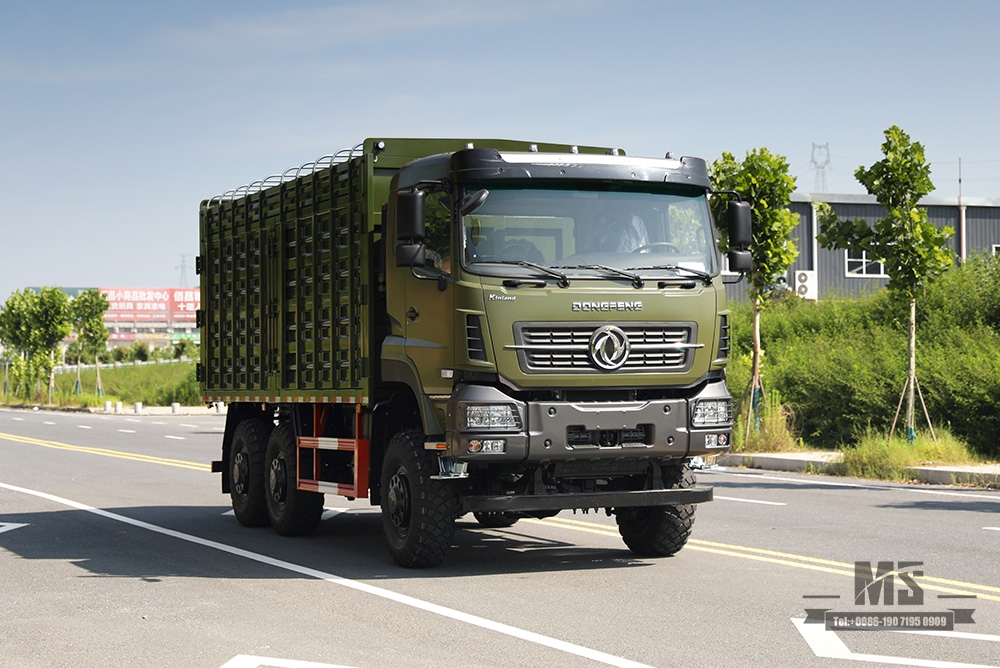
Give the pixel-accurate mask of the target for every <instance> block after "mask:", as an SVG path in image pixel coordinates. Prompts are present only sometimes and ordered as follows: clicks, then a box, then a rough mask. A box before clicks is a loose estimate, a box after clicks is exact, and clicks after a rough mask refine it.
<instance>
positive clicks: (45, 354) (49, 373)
mask: <svg viewBox="0 0 1000 668" xmlns="http://www.w3.org/2000/svg"><path fill="white" fill-rule="evenodd" d="M72 329H73V325H72V322H71V320H70V310H69V297H68V296H66V293H65V292H63V291H62V290H61V289H60V288H52V287H43V288H42V290H41V292H39V293H38V297H37V299H36V301H35V308H34V309H33V310H32V349H33V351H32V359H33V360H34V363H33V367H34V369H35V373H36V374H37V376H36V377H37V378H42V377H47V378H48V381H49V402H51V401H52V393H53V391H54V389H55V372H54V367H55V352H56V348H57V347H58V346H59V344H60V343H62V340H63V339H65V338H66V337H67V336H69V333H70V332H71V331H72Z"/></svg>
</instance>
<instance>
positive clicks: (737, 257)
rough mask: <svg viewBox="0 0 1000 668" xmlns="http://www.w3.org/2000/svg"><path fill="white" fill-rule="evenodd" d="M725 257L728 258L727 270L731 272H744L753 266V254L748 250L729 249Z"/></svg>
mask: <svg viewBox="0 0 1000 668" xmlns="http://www.w3.org/2000/svg"><path fill="white" fill-rule="evenodd" d="M726 259H727V260H729V271H731V272H734V273H737V274H746V273H749V272H750V269H752V268H753V256H751V255H750V251H745V250H731V251H729V253H728V254H727V255H726Z"/></svg>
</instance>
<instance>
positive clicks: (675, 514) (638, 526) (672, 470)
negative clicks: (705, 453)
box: [615, 465, 695, 557]
mask: <svg viewBox="0 0 1000 668" xmlns="http://www.w3.org/2000/svg"><path fill="white" fill-rule="evenodd" d="M694 484H695V476H694V473H693V472H692V471H691V469H690V468H688V467H687V466H686V465H682V466H664V467H663V486H664V488H665V489H687V488H690V487H694ZM694 511H695V506H694V505H691V504H685V505H680V506H655V507H650V508H616V509H615V515H616V519H617V521H618V533H620V534H621V537H622V540H624V541H625V544H626V545H627V546H628V548H629V549H630V550H632V551H633V552H635V553H636V554H638V555H642V556H644V557H669V556H672V555H674V554H677V553H678V552H679V551H680V550H681V548H682V547H684V545H685V543H687V540H688V538H689V537H690V536H691V530H692V529H693V528H694Z"/></svg>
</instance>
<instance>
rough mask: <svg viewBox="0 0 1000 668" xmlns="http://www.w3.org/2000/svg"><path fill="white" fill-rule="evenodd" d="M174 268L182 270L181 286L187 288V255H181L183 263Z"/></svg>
mask: <svg viewBox="0 0 1000 668" xmlns="http://www.w3.org/2000/svg"><path fill="white" fill-rule="evenodd" d="M174 269H180V270H181V283H180V286H179V287H182V288H186V287H187V286H188V265H187V255H181V264H180V266H178V267H174Z"/></svg>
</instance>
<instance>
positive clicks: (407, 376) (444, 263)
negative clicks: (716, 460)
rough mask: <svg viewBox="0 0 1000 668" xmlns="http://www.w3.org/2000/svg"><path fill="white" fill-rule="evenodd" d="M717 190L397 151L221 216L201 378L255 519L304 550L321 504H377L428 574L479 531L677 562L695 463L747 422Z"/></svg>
mask: <svg viewBox="0 0 1000 668" xmlns="http://www.w3.org/2000/svg"><path fill="white" fill-rule="evenodd" d="M712 194H713V193H712V190H711V185H710V182H709V178H708V174H707V168H706V164H705V162H704V161H703V160H701V159H698V158H688V157H684V158H679V159H675V158H673V157H672V156H671V155H670V154H668V155H667V157H666V158H664V159H651V158H633V157H627V156H625V155H624V154H623V153H622V152H621V151H619V150H617V149H605V148H596V147H583V146H580V147H576V146H564V145H553V144H529V143H526V142H518V141H509V140H483V139H479V140H457V139H455V140H448V139H388V138H387V139H368V140H366V141H365V142H364V143H362V144H359V145H358V146H356V147H355V148H354V149H351V150H347V151H343V152H340V153H338V154H336V155H332V156H325V157H323V158H320V159H318V160H316V161H315V162H312V163H308V164H306V165H304V166H302V167H299V168H294V169H291V170H288V171H286V172H285V173H283V174H281V175H276V176H272V177H269V178H267V179H264V180H263V181H259V182H257V183H254V184H251V185H249V186H244V187H242V188H239V189H237V190H233V191H229V192H227V193H224V194H222V195H219V196H217V197H213V198H212V199H209V200H206V201H204V202H202V204H201V221H200V227H201V241H200V255H199V257H198V263H197V265H198V271H199V273H200V277H201V295H202V310H201V311H200V312H199V313H198V323H199V327H200V330H201V341H202V346H201V363H200V365H199V367H198V374H199V380H200V382H201V387H202V394H203V396H204V399H205V400H206V401H207V402H225V403H226V404H228V413H227V419H226V428H225V433H224V436H223V441H222V459H221V461H218V462H214V464H213V470H215V471H216V472H221V473H222V489H223V492H226V493H228V494H230V496H231V498H232V504H233V509H234V511H235V514H236V517H237V519H238V520H239V521H240V522H241V523H242V524H244V525H247V526H265V525H268V524H270V525H271V526H272V527H273V528H274V529H275V530H276V531H277V532H278V533H279V534H283V535H302V534H308V533H310V532H312V531H314V530H315V529H316V527H317V525H318V524H319V522H320V518H321V515H322V513H323V498H324V496H323V495H324V493H331V494H338V495H341V496H346V497H349V498H367V499H369V500H370V502H371V504H372V505H378V506H381V512H382V524H383V528H384V533H385V538H386V542H387V543H388V546H389V551H390V554H391V555H392V557H393V559H394V560H395V561H396V562H397V563H398V564H400V565H402V566H407V567H424V566H433V565H436V564H438V563H440V562H441V561H442V559H444V557H445V554H446V553H447V551H448V549H449V546H450V543H451V541H452V538H453V536H454V531H455V520H456V519H457V518H458V517H460V516H462V515H464V514H467V513H472V514H473V516H474V517H475V519H476V520H478V521H479V523H480V524H482V525H485V526H487V527H503V526H509V525H511V524H513V523H514V522H515V521H517V519H518V518H521V517H549V516H552V515H555V514H556V513H558V512H559V511H560V510H565V509H573V510H576V509H582V510H589V509H604V510H605V511H606V512H607V513H609V514H614V515H615V517H616V519H617V523H618V527H619V530H620V533H621V535H622V538H623V539H624V541H625V543H626V545H627V546H628V547H629V548H630V549H631V550H632V551H634V552H636V553H638V554H640V555H650V556H665V555H670V554H673V553H675V552H676V551H677V550H679V549H681V547H683V545H684V543H685V542H686V540H687V538H688V536H689V535H690V533H691V528H692V524H693V522H694V508H695V505H694V504H697V503H701V502H705V501H710V500H711V498H712V490H711V488H706V487H700V486H697V485H696V484H695V481H694V476H693V474H692V472H691V470H690V467H689V465H688V463H689V462H690V459H691V458H692V457H696V456H710V455H713V454H717V453H720V452H724V451H725V450H727V449H728V448H729V443H730V435H731V430H732V422H733V407H732V400H731V398H730V395H729V393H728V392H727V390H726V384H725V366H726V363H727V361H728V357H729V323H728V311H727V310H726V297H725V291H724V286H723V277H722V258H721V257H720V253H719V250H718V245H717V240H716V235H715V228H714V225H713V221H712V217H711V214H710V212H709V206H708V198H709V196H710V195H712ZM716 195H718V194H716ZM729 195H734V193H730V194H729ZM738 199H739V198H738V196H736V197H731V201H730V202H729V210H728V218H729V220H728V222H727V224H728V226H729V227H728V232H729V242H730V245H731V246H732V247H733V248H734V250H732V251H730V254H729V258H728V259H729V269H730V270H732V271H734V272H737V273H738V272H743V271H746V270H747V269H748V268H749V253H748V252H747V251H746V250H745V249H746V246H747V245H748V244H749V241H750V217H749V208H748V206H747V205H746V204H745V203H740V202H738V201H737V200H738Z"/></svg>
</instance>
